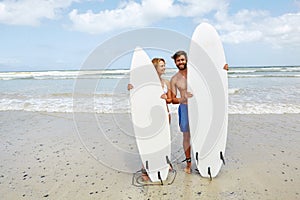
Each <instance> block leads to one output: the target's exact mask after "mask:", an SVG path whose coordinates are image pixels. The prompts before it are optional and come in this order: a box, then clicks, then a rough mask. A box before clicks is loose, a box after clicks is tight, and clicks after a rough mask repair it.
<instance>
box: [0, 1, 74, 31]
mask: <svg viewBox="0 0 300 200" xmlns="http://www.w3.org/2000/svg"><path fill="white" fill-rule="evenodd" d="M74 1H77V0H64V1H61V0H52V1H47V0H22V1H18V0H4V1H1V2H0V23H4V24H10V25H30V26H36V25H39V24H40V21H41V20H42V19H56V18H57V16H58V14H59V12H60V11H61V9H64V8H67V7H69V6H70V5H71V3H72V2H74Z"/></svg>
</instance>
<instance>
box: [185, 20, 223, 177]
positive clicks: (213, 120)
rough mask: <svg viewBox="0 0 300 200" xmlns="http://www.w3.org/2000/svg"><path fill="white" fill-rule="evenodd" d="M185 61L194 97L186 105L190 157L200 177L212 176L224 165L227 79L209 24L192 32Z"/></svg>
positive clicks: (220, 49)
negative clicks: (194, 162)
mask: <svg viewBox="0 0 300 200" xmlns="http://www.w3.org/2000/svg"><path fill="white" fill-rule="evenodd" d="M208 58H209V59H208ZM208 60H210V61H208ZM189 62H190V66H189V68H188V85H189V89H190V90H191V91H192V93H193V94H194V97H193V98H191V99H189V105H188V106H189V122H190V132H191V146H192V149H193V155H194V158H195V160H196V162H197V163H196V165H197V168H198V170H199V172H200V174H201V175H202V176H203V177H216V176H217V175H218V173H219V171H220V169H221V167H222V165H223V164H225V161H224V155H225V148H226V140H227V126H228V80H227V71H226V70H224V69H223V67H224V65H225V64H226V60H225V54H224V49H223V46H222V42H221V39H220V37H219V35H218V33H217V31H216V30H215V28H214V27H213V26H211V25H210V24H207V23H202V24H200V25H199V26H198V27H197V28H196V29H195V31H194V34H193V36H192V41H191V45H190V51H189Z"/></svg>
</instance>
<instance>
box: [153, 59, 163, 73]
mask: <svg viewBox="0 0 300 200" xmlns="http://www.w3.org/2000/svg"><path fill="white" fill-rule="evenodd" d="M152 64H153V65H154V67H155V69H156V71H157V73H158V75H162V74H164V73H165V70H166V65H165V64H166V62H165V60H164V59H163V58H153V59H152Z"/></svg>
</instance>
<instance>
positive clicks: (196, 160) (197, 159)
mask: <svg viewBox="0 0 300 200" xmlns="http://www.w3.org/2000/svg"><path fill="white" fill-rule="evenodd" d="M196 162H197V165H198V152H196Z"/></svg>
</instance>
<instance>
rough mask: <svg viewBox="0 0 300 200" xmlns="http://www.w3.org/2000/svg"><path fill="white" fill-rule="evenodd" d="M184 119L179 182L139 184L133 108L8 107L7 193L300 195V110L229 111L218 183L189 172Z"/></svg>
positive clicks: (3, 180)
mask: <svg viewBox="0 0 300 200" xmlns="http://www.w3.org/2000/svg"><path fill="white" fill-rule="evenodd" d="M89 118H94V119H89ZM112 119H113V120H112ZM176 120H177V116H175V115H174V116H172V128H171V129H172V159H173V164H174V168H175V169H176V171H177V176H176V178H175V180H174V182H173V184H172V185H164V186H145V187H136V186H133V185H132V176H133V174H132V173H131V172H130V170H132V171H134V170H137V169H138V168H139V167H140V166H139V160H138V159H137V156H136V151H137V149H136V146H135V141H134V139H133V137H132V135H130V134H133V133H130V132H131V130H132V127H131V125H130V123H128V121H129V118H128V115H127V114H119V115H118V114H114V115H113V114H97V115H96V116H95V115H91V114H90V115H87V114H80V113H79V114H76V116H75V117H74V116H73V114H66V113H43V112H22V111H5V112H0V143H1V145H0V159H1V164H0V196H1V199H300V194H299V188H300V173H299V171H300V169H299V168H300V149H299V144H300V137H299V136H300V135H299V134H300V114H278V115H275V114H266V115H262V114H261V115H229V129H228V140H227V149H226V161H227V162H226V165H225V166H223V168H222V169H221V172H220V174H219V175H218V176H217V177H216V178H215V179H213V181H209V180H208V179H206V178H202V177H201V176H200V175H199V174H197V172H196V171H195V170H193V173H192V174H191V175H188V174H185V173H184V172H183V168H184V163H181V160H182V159H183V155H182V154H183V152H182V147H181V142H182V141H181V135H180V133H179V131H178V127H177V121H176ZM95 122H96V123H95ZM116 124H117V125H118V126H116ZM120 127H121V128H120ZM99 129H100V132H101V133H104V134H102V135H101V136H100V135H99V134H97V133H99ZM124 129H125V130H124ZM124 133H127V134H124ZM103 135H105V137H106V139H107V141H111V143H110V144H109V145H114V146H116V147H118V148H117V149H119V151H121V152H124V151H127V154H126V155H132V158H130V156H129V157H124V156H122V154H119V153H118V152H117V151H115V150H114V149H111V148H110V146H106V145H107V143H106V142H105V141H103V140H101V137H103ZM120 158H122V160H120ZM114 159H116V160H114ZM120 163H121V164H120ZM122 164H123V165H122ZM116 168H119V169H116ZM193 169H195V166H193Z"/></svg>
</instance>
